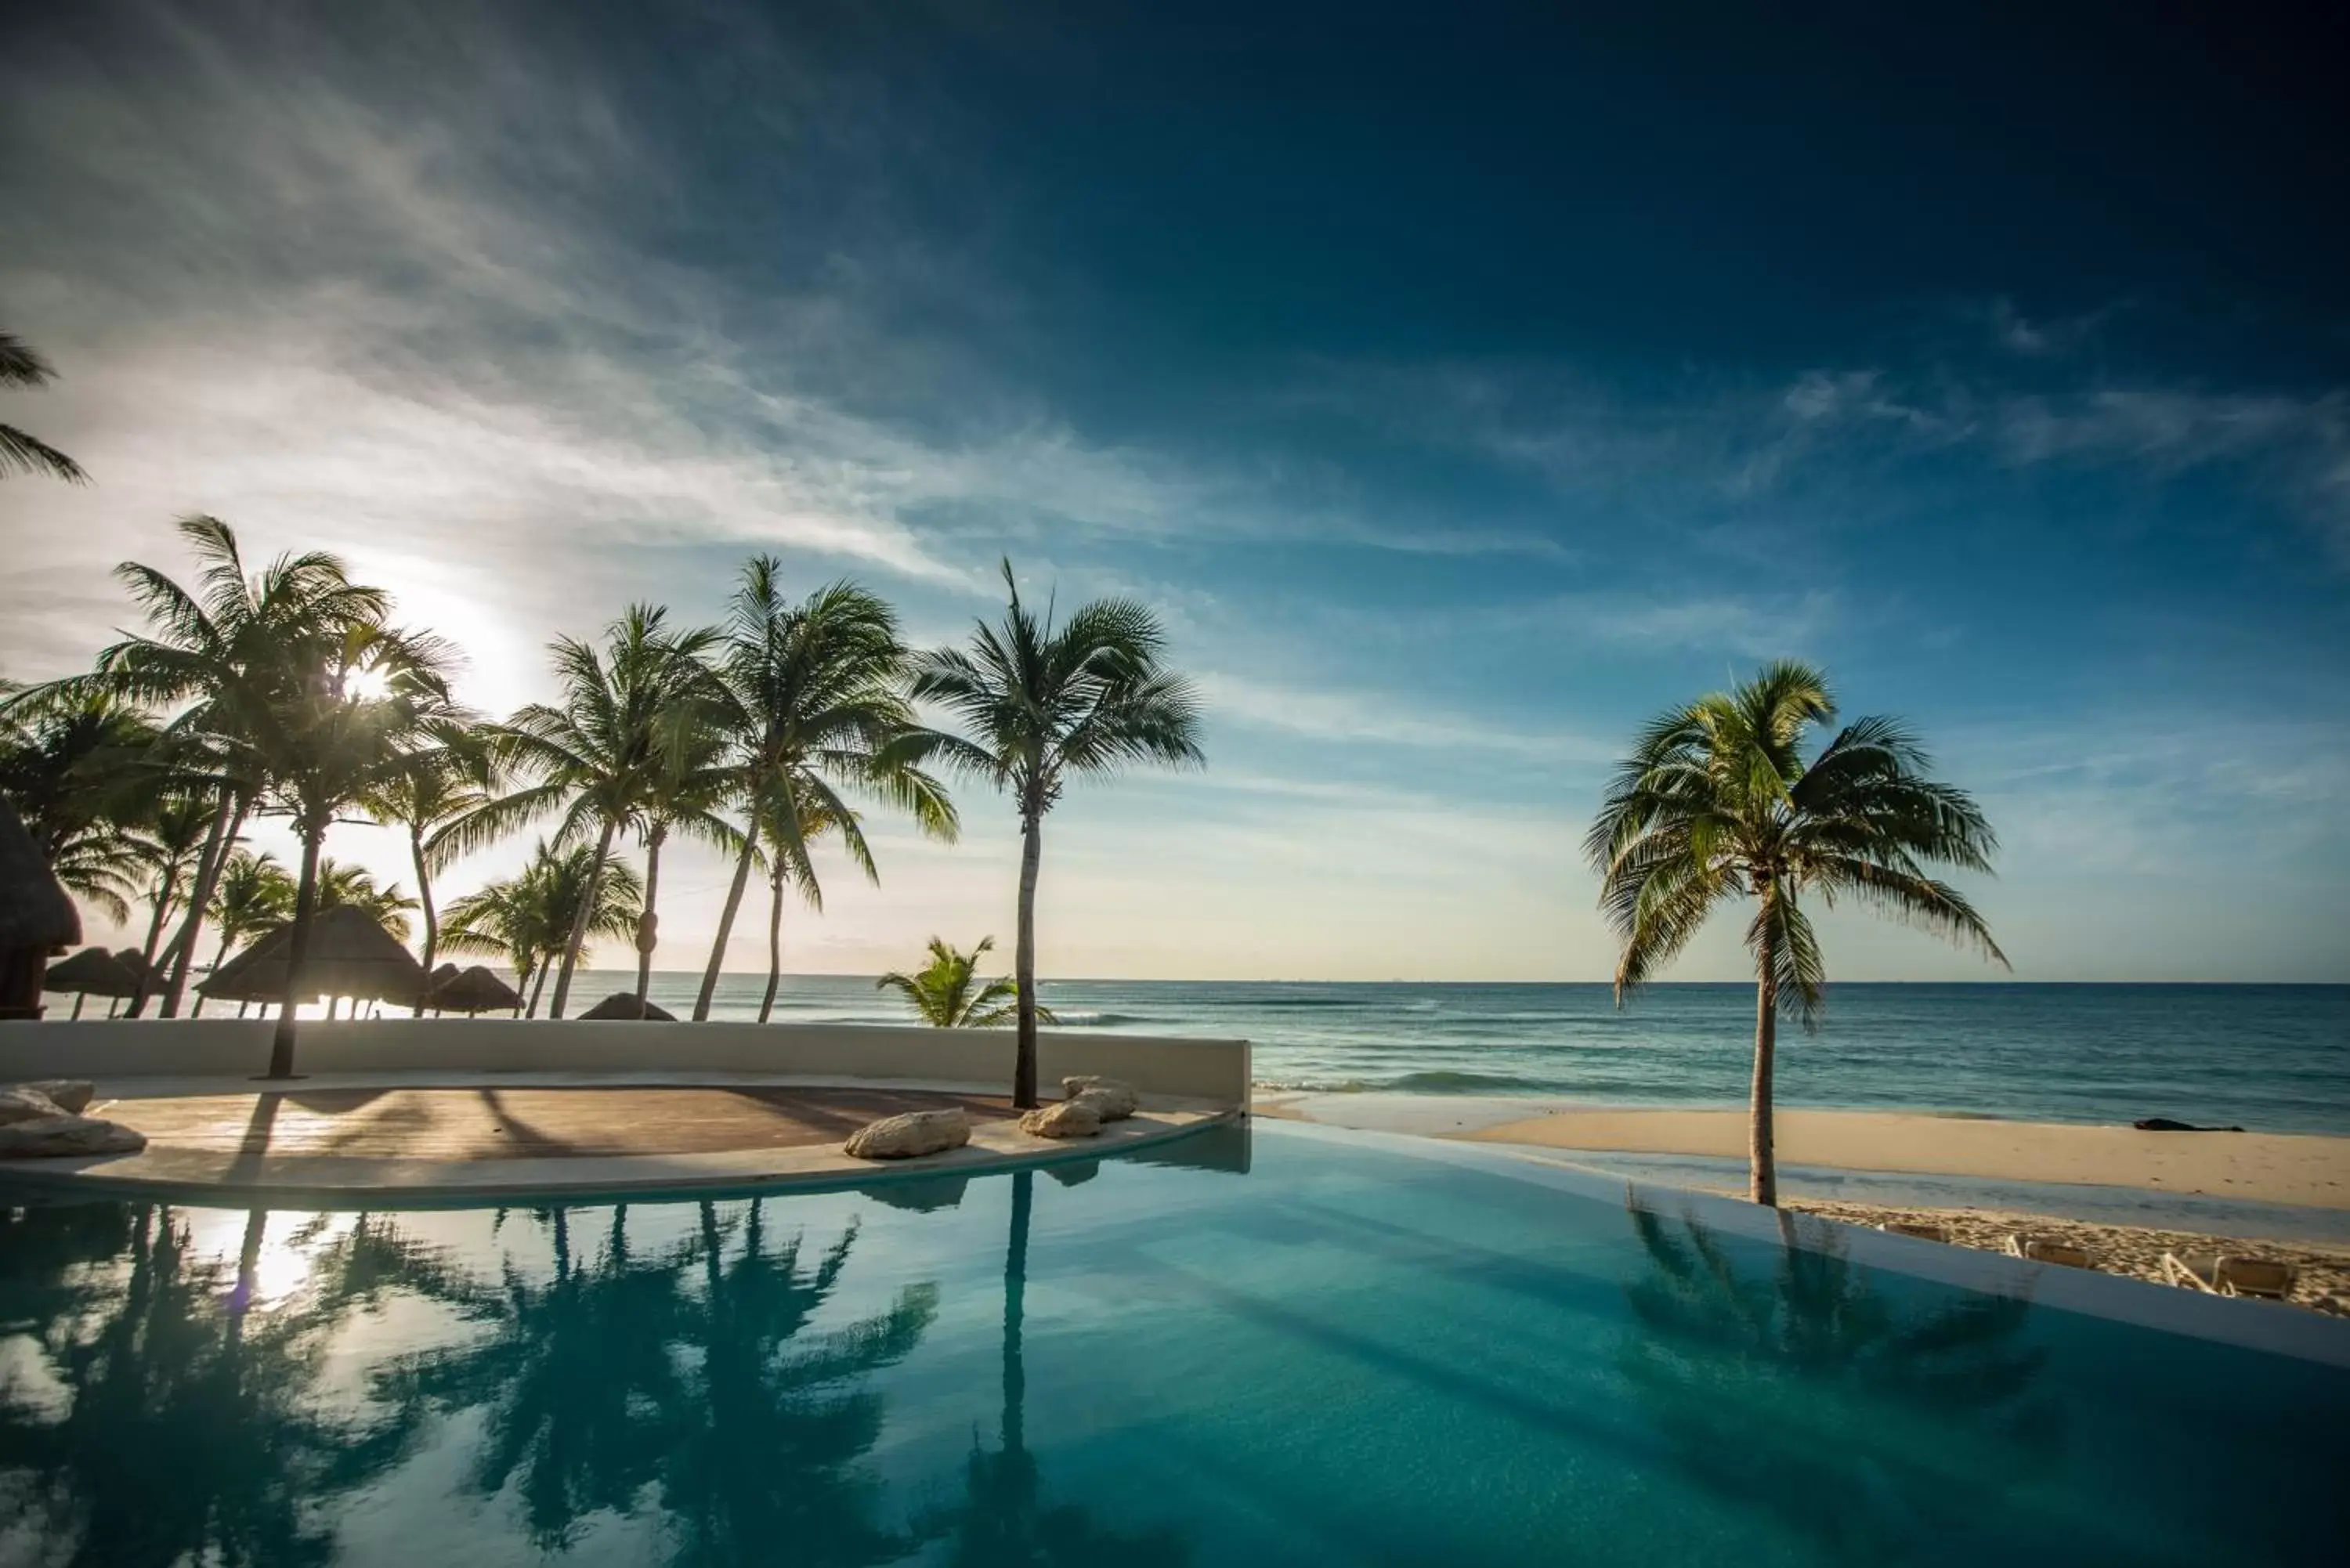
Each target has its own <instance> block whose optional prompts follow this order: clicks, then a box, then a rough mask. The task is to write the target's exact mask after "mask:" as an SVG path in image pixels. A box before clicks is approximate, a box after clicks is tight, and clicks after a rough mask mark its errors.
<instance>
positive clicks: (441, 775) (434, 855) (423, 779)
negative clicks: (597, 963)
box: [362, 719, 492, 1018]
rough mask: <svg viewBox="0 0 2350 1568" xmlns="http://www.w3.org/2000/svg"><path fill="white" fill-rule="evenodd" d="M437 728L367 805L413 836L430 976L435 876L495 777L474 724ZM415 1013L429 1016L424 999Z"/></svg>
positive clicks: (436, 940)
mask: <svg viewBox="0 0 2350 1568" xmlns="http://www.w3.org/2000/svg"><path fill="white" fill-rule="evenodd" d="M435 728H436V731H437V732H436V733H434V734H432V736H431V738H430V739H429V740H428V741H427V742H425V743H424V744H423V745H421V746H419V747H417V748H416V749H415V750H413V751H411V752H409V753H406V754H405V755H404V756H403V757H402V758H401V759H400V765H399V766H398V767H397V768H396V769H395V770H394V771H393V772H392V774H391V775H390V777H389V778H387V779H385V780H384V782H383V783H382V784H380V785H379V786H377V787H376V789H374V790H373V791H372V792H370V793H369V795H368V798H367V799H366V801H365V802H364V803H362V804H363V805H365V807H366V810H367V813H368V815H370V816H372V817H374V818H375V819H376V820H377V821H378V822H381V823H387V824H391V825H395V826H399V827H400V828H401V829H402V830H403V831H405V832H406V833H407V835H408V858H409V863H410V864H411V866H413V867H415V868H416V907H417V909H418V911H419V913H420V914H421V916H422V917H423V920H424V950H423V951H422V953H421V954H420V955H419V957H418V960H417V961H418V962H419V963H421V964H422V965H423V966H424V969H425V971H426V972H428V973H429V972H431V971H432V961H433V959H434V958H435V956H437V954H438V953H439V950H440V946H441V919H440V913H439V911H438V910H437V909H434V908H433V904H432V878H433V877H435V876H437V875H439V874H440V873H441V872H442V871H445V870H447V869H448V868H449V867H450V865H451V864H452V862H454V861H455V860H456V858H457V857H458V853H459V846H460V843H461V842H462V840H461V836H460V834H459V832H458V829H459V826H460V825H461V824H462V823H463V821H464V820H465V819H466V818H467V817H469V816H471V815H473V813H474V812H477V811H479V810H480V809H481V808H482V807H483V806H484V805H488V804H489V801H490V784H491V777H492V774H491V766H490V759H489V753H488V749H487V747H486V745H485V744H484V743H483V742H481V740H480V738H479V736H478V735H477V733H476V732H475V731H474V730H473V728H472V727H471V726H469V725H467V724H466V723H465V722H463V720H462V719H459V720H452V721H450V722H448V723H446V724H445V725H439V726H435ZM386 929H389V928H386ZM400 934H401V935H403V937H404V933H400ZM416 1015H417V1016H418V1017H420V1018H421V1017H422V1016H423V1015H424V1000H423V998H422V997H421V996H420V997H418V998H417V1002H416Z"/></svg>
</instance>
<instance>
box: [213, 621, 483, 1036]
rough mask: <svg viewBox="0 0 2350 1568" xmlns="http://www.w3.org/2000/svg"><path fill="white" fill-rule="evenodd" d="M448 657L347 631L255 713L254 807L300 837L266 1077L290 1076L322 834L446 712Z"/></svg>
mask: <svg viewBox="0 0 2350 1568" xmlns="http://www.w3.org/2000/svg"><path fill="white" fill-rule="evenodd" d="M451 661H452V659H451V655H450V653H449V650H448V649H446V647H445V646H444V645H443V644H442V643H441V642H440V641H439V640H438V639H433V638H430V637H424V636H421V635H418V634H415V633H411V632H405V631H401V630H399V629H396V628H391V627H389V626H385V625H383V624H382V623H381V622H380V621H378V622H376V623H373V624H371V625H368V626H362V627H355V628H351V629H350V630H349V632H348V634H347V635H346V636H345V637H344V638H343V639H340V641H339V642H338V645H337V646H336V647H335V648H334V649H331V650H330V651H329V656H328V661H327V662H326V663H325V664H324V665H323V666H320V667H317V668H313V669H311V670H306V671H303V672H302V673H301V679H300V680H299V682H298V684H297V685H296V689H295V690H292V691H287V692H286V693H285V694H284V695H282V696H280V697H279V698H278V699H277V700H276V701H271V702H269V703H266V704H265V705H263V706H262V708H261V710H260V711H259V712H258V713H257V714H256V715H255V718H256V720H257V721H258V722H256V723H255V725H254V727H253V732H252V734H251V742H252V746H253V751H254V754H255V760H256V763H257V765H258V769H259V773H260V776H261V777H263V778H264V779H265V780H266V781H267V784H266V786H265V792H264V794H263V796H262V809H264V810H266V811H270V812H274V813H276V814H277V815H283V816H286V817H289V818H291V819H292V822H293V825H294V830H295V832H296V834H297V835H298V836H300V838H301V841H302V871H301V877H300V879H299V883H298V888H299V891H298V894H297V896H296V900H295V905H294V923H293V927H292V930H291V933H290V934H289V936H288V938H287V941H286V998H285V1005H284V1006H283V1007H282V1008H280V1009H279V1011H278V1014H277V1032H276V1037H275V1038H274V1040H273V1041H272V1042H271V1045H270V1054H269V1075H270V1076H271V1077H273V1078H286V1077H291V1076H292V1075H293V1072H294V1040H295V1008H296V1002H297V1001H298V999H299V998H300V997H301V996H302V994H303V992H302V990H301V986H302V980H303V973H302V971H303V965H304V963H305V961H307V958H308V956H309V946H310V925H311V919H312V916H313V915H314V914H315V913H316V912H317V907H318V903H317V892H318V869H319V857H320V854H321V851H322V848H323V846H324V845H325V843H326V838H327V830H328V828H329V827H330V826H333V825H334V824H335V822H336V821H337V820H338V819H339V818H341V817H342V816H343V815H345V814H346V813H348V812H351V811H356V810H357V809H358V808H359V805H360V803H361V802H363V801H365V800H366V799H368V798H369V795H370V794H373V793H374V792H375V791H377V790H379V789H380V788H382V787H383V785H384V784H385V783H386V781H388V780H389V779H390V778H391V777H393V776H394V775H395V774H397V773H398V772H399V771H400V768H401V767H402V766H403V765H404V762H405V757H406V753H408V752H409V751H410V750H411V748H412V747H413V746H415V745H416V744H417V743H418V742H420V741H421V740H422V739H424V737H425V736H426V734H427V732H428V727H429V726H430V725H431V724H432V722H435V721H437V720H440V719H442V718H445V717H446V716H447V715H448V713H449V686H448V667H449V664H450V663H451Z"/></svg>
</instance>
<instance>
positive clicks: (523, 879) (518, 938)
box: [441, 839, 644, 1016]
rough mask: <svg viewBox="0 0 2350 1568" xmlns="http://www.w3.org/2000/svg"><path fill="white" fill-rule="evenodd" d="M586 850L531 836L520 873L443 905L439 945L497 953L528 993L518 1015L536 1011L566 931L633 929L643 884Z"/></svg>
mask: <svg viewBox="0 0 2350 1568" xmlns="http://www.w3.org/2000/svg"><path fill="white" fill-rule="evenodd" d="M594 853H595V851H594V849H593V848H592V847H591V846H587V845H585V844H576V845H573V846H570V847H569V848H567V849H556V848H551V847H549V846H548V845H547V843H546V840H545V839H541V840H539V843H538V846H537V847H536V849H535V850H534V851H533V852H532V855H531V859H530V863H529V864H528V865H527V866H525V867H524V868H523V871H522V873H521V875H519V876H516V877H506V878H504V879H503V880H500V881H496V882H492V883H490V884H489V885H488V886H487V887H484V888H482V889H481V890H480V891H478V892H474V893H469V894H467V895H466V896H465V897H463V898H458V899H455V900H453V901H452V903H451V904H450V906H449V908H448V909H447V910H446V912H445V913H446V919H444V920H443V921H442V928H441V942H442V947H443V948H444V949H446V950H448V951H450V952H457V953H478V954H481V955H484V956H485V957H496V958H503V959H504V960H505V961H507V962H508V963H510V964H512V965H513V966H514V971H515V989H517V990H523V991H527V992H529V993H530V1005H529V1008H528V1010H527V1012H526V1013H525V1016H536V1014H537V1012H538V998H539V992H541V991H542V990H543V989H544V988H545V987H546V971H547V970H548V969H549V968H550V967H551V961H552V960H553V959H554V958H555V956H556V954H557V953H560V952H561V951H562V950H563V947H564V944H565V943H566V942H567V941H568V940H570V937H571V933H572V932H573V931H574V930H576V929H583V928H584V929H585V930H586V932H587V936H589V937H625V936H627V935H628V934H629V933H630V932H631V931H634V930H635V929H637V920H638V918H639V911H640V909H641V900H642V898H643V897H644V887H643V884H641V883H639V881H638V880H637V874H636V872H635V871H634V870H633V869H631V868H630V867H629V864H628V862H626V861H624V860H622V859H620V858H619V857H618V856H614V855H608V856H606V857H605V859H604V864H603V866H602V867H600V868H597V867H593V866H591V865H590V863H589V858H588V857H590V856H591V855H593V854H594ZM591 888H592V896H593V898H594V899H595V902H594V903H593V904H592V905H589V906H588V908H587V914H586V917H585V918H584V919H582V917H581V914H580V907H581V905H582V903H583V902H585V900H586V899H587V898H588V897H589V896H590V892H591ZM534 976H535V977H536V979H535V980H534Z"/></svg>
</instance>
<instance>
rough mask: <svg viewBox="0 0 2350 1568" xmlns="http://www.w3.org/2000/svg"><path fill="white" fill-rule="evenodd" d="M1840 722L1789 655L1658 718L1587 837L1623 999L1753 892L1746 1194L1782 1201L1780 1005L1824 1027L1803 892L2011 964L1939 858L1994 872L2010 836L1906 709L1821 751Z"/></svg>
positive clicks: (1823, 684)
mask: <svg viewBox="0 0 2350 1568" xmlns="http://www.w3.org/2000/svg"><path fill="white" fill-rule="evenodd" d="M1832 722H1835V701H1834V699H1833V698H1832V697H1831V696H1830V695H1829V692H1828V686H1827V681H1826V680H1825V677H1823V676H1822V675H1821V674H1820V673H1819V671H1817V670H1814V669H1812V668H1811V667H1810V666H1808V665H1804V664H1796V663H1788V662H1781V663H1777V664H1772V665H1767V666H1765V667H1764V668H1763V670H1762V672H1761V673H1760V674H1758V675H1757V676H1756V677H1755V678H1754V679H1753V680H1750V681H1748V682H1746V683H1745V684H1743V685H1742V686H1740V687H1738V688H1737V689H1736V690H1735V691H1726V692H1715V693H1713V694H1712V695H1711V696H1707V697H1702V698H1700V699H1699V700H1698V701H1695V702H1692V703H1690V704H1689V705H1688V706H1687V707H1683V708H1676V709H1673V710H1671V711H1668V712H1665V713H1663V714H1660V715H1659V717H1657V718H1656V719H1655V720H1653V721H1651V722H1649V724H1648V728H1647V729H1646V730H1645V731H1643V732H1641V734H1640V737H1639V739H1638V742H1636V743H1635V745H1634V747H1633V751H1632V754H1631V755H1630V756H1629V757H1628V758H1627V759H1626V760H1625V761H1624V762H1623V763H1621V764H1619V765H1618V767H1617V772H1616V777H1615V782H1614V783H1613V784H1612V785H1611V786H1610V787H1609V789H1608V792H1607V802H1606V804H1605V805H1602V807H1601V808H1600V812H1599V816H1598V819H1597V820H1596V821H1595V822H1594V823H1593V824H1592V826H1591V831H1590V833H1589V835H1588V836H1586V839H1585V841H1584V850H1585V853H1586V855H1587V856H1588V857H1590V860H1591V863H1592V865H1593V867H1595V868H1596V869H1597V870H1598V872H1599V874H1600V878H1601V881H1600V892H1599V902H1600V908H1601V909H1604V910H1606V911H1607V920H1608V924H1609V925H1610V926H1612V927H1613V928H1614V929H1615V930H1616V933H1617V936H1618V937H1619V938H1620V939H1622V941H1623V944H1624V946H1623V952H1622V954H1621V956H1620V957H1619V958H1618V960H1617V966H1616V996H1617V1002H1618V1004H1619V1005H1620V1004H1621V1003H1622V1002H1623V1000H1624V999H1625V998H1626V997H1627V995H1629V994H1630V993H1631V992H1633V991H1635V990H1637V989H1638V987H1639V986H1641V985H1643V984H1645V983H1646V982H1647V981H1648V980H1650V979H1651V978H1652V977H1654V976H1655V975H1656V974H1657V973H1658V971H1660V970H1662V969H1663V968H1664V967H1665V966H1666V965H1667V964H1669V963H1670V962H1671V961H1672V960H1673V959H1674V957H1675V956H1676V955H1678V954H1679V952H1680V950H1682V949H1683V948H1685V947H1687V946H1688V945H1689V941H1690V938H1691V937H1693V936H1695V935H1696V934H1697V930H1698V928H1699V927H1700V926H1701V925H1702V924H1704V922H1705V919H1706V917H1707V916H1708V915H1709V914H1711V912H1712V911H1713V909H1714V908H1715V906H1717V905H1719V904H1722V903H1726V902H1728V901H1729V900H1731V899H1732V898H1741V897H1751V898H1752V899H1753V900H1754V915H1753V919H1752V920H1751V921H1750V922H1749V923H1748V925H1747V928H1746V945H1747V948H1748V950H1750V951H1751V952H1752V954H1753V957H1754V974H1755V1002H1754V1075H1753V1088H1752V1099H1751V1101H1750V1103H1749V1110H1748V1147H1749V1156H1750V1158H1749V1165H1750V1170H1749V1176H1748V1195H1749V1196H1750V1197H1751V1198H1752V1199H1753V1200H1754V1201H1755V1202H1757V1203H1765V1204H1770V1203H1776V1202H1777V1201H1778V1190H1779V1189H1778V1175H1777V1170H1776V1168H1775V1165H1774V1163H1773V1152H1772V1110H1771V1095H1772V1088H1771V1077H1772V1062H1773V1053H1774V1051H1775V1049H1776V1044H1777V1038H1778V1016H1779V1012H1780V1011H1781V1009H1783V1008H1787V1007H1793V1008H1794V1009H1795V1010H1796V1012H1797V1013H1798V1015H1799V1016H1800V1017H1801V1018H1802V1020H1803V1023H1804V1028H1806V1029H1814V1028H1816V1027H1817V1026H1818V1019H1819V1013H1820V1009H1821V1006H1822V1004H1823V1003H1824V1002H1825V995H1826V985H1827V970H1826V964H1825V960H1824V959H1823V957H1822V956H1821V953H1820V946H1819V940H1818V938H1817V937H1816V935H1815V934H1814V931H1813V929H1812V923H1811V920H1810V919H1809V918H1808V917H1807V916H1806V915H1805V914H1804V909H1803V907H1802V900H1803V898H1804V895H1806V894H1808V893H1812V892H1816V893H1818V895H1819V897H1820V901H1821V902H1822V903H1823V904H1825V905H1828V906H1830V907H1833V906H1834V905H1835V901H1836V900H1837V899H1838V898H1850V899H1852V900H1854V901H1855V902H1856V903H1858V904H1861V905H1863V906H1864V907H1866V908H1869V909H1876V910H1878V911H1880V912H1882V913H1886V914H1890V915H1892V916H1894V917H1896V918H1897V919H1904V920H1908V921H1909V922H1910V923H1912V924H1914V925H1918V926H1921V927H1923V928H1925V929H1928V930H1929V931H1932V932H1934V933H1936V934H1937V935H1939V936H1943V937H1946V938H1949V939H1950V940H1953V941H1957V942H1960V943H1964V944H1967V945H1970V946H1972V947H1974V948H1976V949H1977V950H1980V951H1981V953H1982V954H1983V956H1984V957H1986V958H1988V959H1991V961H1994V962H1997V963H1999V964H2002V965H2004V964H2006V962H2007V958H2006V955H2005V954H2003V953H2002V952H2001V951H2000V950H1999V947H1998V944H1996V943H1995V942H1993V941H1992V940H1991V930H1990V929H1989V928H1988V927H1987V926H1985V925H1984V923H1983V920H1982V918H1981V916H1980V915H1978V914H1977V913H1976V912H1975V909H1974V907H1973V906H1972V905H1971V904H1970V903H1969V902H1968V901H1967V899H1966V897H1965V896H1964V895H1963V894H1961V893H1960V892H1959V891H1958V890H1957V889H1956V888H1950V887H1949V886H1946V885H1945V884H1943V883H1941V882H1938V881H1935V880H1934V879H1933V878H1931V877H1929V876H1928V875H1927V874H1926V869H1925V868H1926V867H1929V866H1933V865H1944V866H1955V867H1960V868H1961V869H1964V870H1969V871H1982V872H1988V871H1989V870H1990V869H1991V852H1992V851H1993V850H1994V849H1995V848H1996V847H1997V845H1998V840H1997V839H1996V838H1995V837H1994V836H1993V835H1992V833H1991V825H1990V824H1989V823H1988V822H1987V821H1985V820H1984V818H1983V815H1982V812H1981V810H1980V809H1978V808H1977V806H1976V805H1975V803H1974V801H1973V800H1972V799H1970V797H1969V796H1968V795H1967V794H1965V793H1964V792H1963V791H1961V790H1959V789H1956V788H1953V787H1952V786H1950V785H1949V784H1941V783H1938V782H1937V781H1935V780H1933V779H1931V778H1929V777H1928V776H1927V774H1926V769H1927V767H1928V765H1929V763H1928V759H1927V756H1926V753H1925V752H1924V751H1923V750H1922V749H1921V748H1920V747H1919V745H1918V742H1917V740H1916V739H1915V738H1914V737H1913V736H1912V735H1911V734H1910V732H1908V730H1907V729H1906V728H1904V727H1903V726H1902V724H1901V723H1900V722H1898V721H1897V720H1893V719H1886V718H1867V719H1859V720H1856V721H1854V722H1852V723H1850V724H1847V725H1846V726H1845V727H1844V728H1843V729H1842V730H1840V731H1838V732H1836V734H1835V737H1834V738H1833V739H1832V740H1830V741H1829V742H1827V744H1826V745H1825V746H1823V747H1821V748H1820V750H1819V751H1818V753H1816V754H1815V755H1814V756H1813V757H1812V759H1811V761H1810V762H1808V763H1806V762H1805V761H1804V754H1803V753H1804V742H1805V740H1806V738H1807V737H1808V736H1809V735H1810V734H1811V732H1813V731H1814V729H1816V728H1819V727H1821V726H1825V725H1826V724H1829V723H1832Z"/></svg>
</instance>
